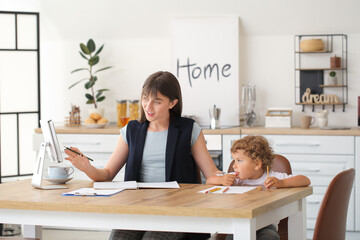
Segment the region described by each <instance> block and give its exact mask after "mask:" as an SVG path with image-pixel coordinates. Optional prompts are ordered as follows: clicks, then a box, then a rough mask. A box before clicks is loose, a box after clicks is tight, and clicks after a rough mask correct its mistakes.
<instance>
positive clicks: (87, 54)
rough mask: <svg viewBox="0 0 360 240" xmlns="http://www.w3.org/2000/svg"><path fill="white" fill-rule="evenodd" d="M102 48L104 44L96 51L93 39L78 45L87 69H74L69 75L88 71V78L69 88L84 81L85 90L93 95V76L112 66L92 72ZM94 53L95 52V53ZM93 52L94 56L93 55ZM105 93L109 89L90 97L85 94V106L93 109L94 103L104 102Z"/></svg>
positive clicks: (94, 80)
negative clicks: (89, 105) (91, 105)
mask: <svg viewBox="0 0 360 240" xmlns="http://www.w3.org/2000/svg"><path fill="white" fill-rule="evenodd" d="M103 48H104V44H103V45H101V47H100V48H99V49H97V50H96V44H95V41H94V40H93V39H91V38H90V39H89V40H88V41H87V43H86V45H85V44H83V43H80V49H81V51H79V54H80V56H81V57H82V58H84V59H86V61H87V63H88V65H89V67H88V68H78V69H75V70H73V71H72V72H71V73H75V72H79V71H85V70H86V71H88V73H89V75H90V76H89V77H87V78H83V79H81V80H79V81H77V82H75V83H74V84H72V85H71V86H70V87H69V89H70V88H72V87H74V86H75V85H77V84H79V83H80V82H82V81H84V80H87V81H86V83H85V85H84V87H85V89H87V90H88V89H91V93H94V88H93V87H94V85H95V83H96V81H97V77H96V76H95V74H96V73H98V72H101V71H105V70H107V69H109V68H112V67H113V66H108V67H103V68H101V69H98V70H97V71H95V72H93V68H92V67H93V66H94V65H96V64H98V63H99V61H100V57H99V54H100V53H101V51H102V50H103ZM95 51H96V52H95ZM94 52H95V54H94ZM105 91H109V89H105V88H104V89H99V90H97V91H96V94H94V95H92V94H91V93H86V94H85V97H86V99H87V102H86V103H87V104H94V105H95V107H96V106H97V105H96V102H101V101H104V99H105V96H103V93H104V92H105Z"/></svg>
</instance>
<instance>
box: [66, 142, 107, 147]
mask: <svg viewBox="0 0 360 240" xmlns="http://www.w3.org/2000/svg"><path fill="white" fill-rule="evenodd" d="M63 144H64V145H66V146H77V145H100V144H101V143H100V142H63Z"/></svg>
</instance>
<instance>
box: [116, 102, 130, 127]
mask: <svg viewBox="0 0 360 240" xmlns="http://www.w3.org/2000/svg"><path fill="white" fill-rule="evenodd" d="M128 122H129V111H128V101H127V100H120V101H117V126H118V127H124V126H126V124H128Z"/></svg>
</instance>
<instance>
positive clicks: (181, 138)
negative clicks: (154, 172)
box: [125, 117, 198, 183]
mask: <svg viewBox="0 0 360 240" xmlns="http://www.w3.org/2000/svg"><path fill="white" fill-rule="evenodd" d="M193 125H194V120H192V119H189V118H182V117H175V118H171V119H170V125H169V130H168V136H167V142H166V152H165V175H166V176H165V180H166V181H167V182H169V181H177V182H178V183H197V182H198V180H197V178H198V177H197V166H196V163H195V161H194V158H193V157H192V155H191V134H192V128H193ZM148 126H149V122H148V121H146V122H144V123H140V122H138V121H130V122H129V123H128V125H127V130H126V139H127V142H128V146H129V155H128V159H127V162H126V168H125V181H134V180H135V181H139V177H140V168H141V162H142V157H143V151H144V145H145V138H146V134H147V129H148Z"/></svg>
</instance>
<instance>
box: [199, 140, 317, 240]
mask: <svg viewBox="0 0 360 240" xmlns="http://www.w3.org/2000/svg"><path fill="white" fill-rule="evenodd" d="M231 155H232V157H233V159H234V165H233V167H234V170H235V172H236V175H234V174H227V175H224V176H212V177H209V178H208V180H207V181H206V183H207V184H222V185H252V186H264V187H266V188H284V187H304V186H308V185H310V180H309V178H307V177H305V176H303V175H296V176H294V175H287V174H286V173H280V172H274V171H270V172H269V177H267V167H268V166H269V168H270V166H271V164H272V161H273V159H274V157H275V155H274V153H273V150H272V148H271V147H270V146H269V143H268V141H267V140H266V138H264V137H263V136H252V135H249V136H246V137H244V138H242V139H240V140H237V141H235V142H234V144H233V145H232V147H231ZM277 229H278V226H277V223H276V224H272V225H269V226H267V227H264V228H262V229H260V230H258V231H257V232H256V239H258V240H259V239H279V235H278V233H277ZM227 239H228V238H227Z"/></svg>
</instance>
